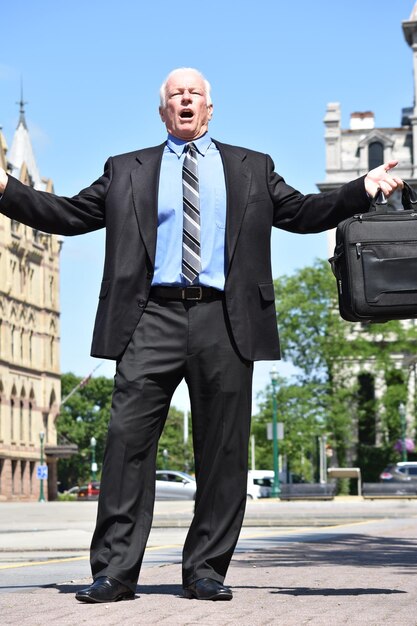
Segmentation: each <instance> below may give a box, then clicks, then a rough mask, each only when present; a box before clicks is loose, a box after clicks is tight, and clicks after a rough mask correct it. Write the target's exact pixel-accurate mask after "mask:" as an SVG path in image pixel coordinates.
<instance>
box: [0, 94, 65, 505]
mask: <svg viewBox="0 0 417 626" xmlns="http://www.w3.org/2000/svg"><path fill="white" fill-rule="evenodd" d="M0 165H1V166H2V167H3V168H4V169H5V170H6V171H7V172H8V173H9V174H11V175H13V176H14V177H16V178H18V179H19V180H20V181H22V182H23V183H24V184H26V185H31V186H32V187H34V188H35V189H38V190H41V191H46V192H52V191H53V184H52V181H51V180H49V179H45V178H42V177H41V176H40V174H39V171H38V167H37V164H36V161H35V157H34V153H33V150H32V145H31V140H30V136H29V132H28V128H27V124H26V120H25V113H24V103H23V100H22V101H21V102H20V117H19V122H18V125H17V128H16V131H15V133H14V136H13V139H12V143H11V147H10V149H8V146H7V143H6V140H5V138H4V135H3V133H2V131H1V129H0ZM60 249H61V243H60V241H59V240H58V238H57V237H56V236H54V235H48V234H45V233H42V232H40V231H37V230H34V229H33V228H29V227H28V226H25V225H24V224H20V223H19V222H16V221H13V220H9V219H8V218H7V217H5V216H3V215H0V501H1V500H37V499H39V496H40V492H42V495H44V496H45V498H49V499H54V498H55V497H56V491H57V471H56V470H57V458H58V456H61V453H60V452H61V451H60V446H57V433H56V428H55V420H56V417H57V415H58V412H59V406H60V395H61V385H60V366H59V362H60V349H59V346H60V334H59V258H60ZM41 456H42V457H43V459H45V461H46V462H47V466H48V474H49V475H48V479H47V480H46V479H44V481H45V487H46V485H47V488H45V491H44V481H42V482H41V480H40V479H39V478H38V477H37V468H38V466H39V463H40V460H41ZM41 486H42V488H41Z"/></svg>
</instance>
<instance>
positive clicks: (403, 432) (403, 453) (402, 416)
mask: <svg viewBox="0 0 417 626" xmlns="http://www.w3.org/2000/svg"><path fill="white" fill-rule="evenodd" d="M399 413H400V420H401V456H402V460H403V461H407V445H406V441H405V437H406V420H405V406H404V404H403V403H402V402H401V404H400V406H399Z"/></svg>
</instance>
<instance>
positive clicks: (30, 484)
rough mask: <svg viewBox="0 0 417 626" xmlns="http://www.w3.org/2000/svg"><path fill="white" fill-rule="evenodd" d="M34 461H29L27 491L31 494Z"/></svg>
mask: <svg viewBox="0 0 417 626" xmlns="http://www.w3.org/2000/svg"><path fill="white" fill-rule="evenodd" d="M35 465H36V463H35V461H30V463H29V493H30V494H31V495H32V494H33V478H34V476H35Z"/></svg>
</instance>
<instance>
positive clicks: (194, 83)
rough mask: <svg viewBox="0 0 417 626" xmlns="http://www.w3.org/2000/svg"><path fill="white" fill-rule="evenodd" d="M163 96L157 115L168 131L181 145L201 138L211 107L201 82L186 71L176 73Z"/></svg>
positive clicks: (210, 114)
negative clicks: (180, 140) (164, 100)
mask: <svg viewBox="0 0 417 626" xmlns="http://www.w3.org/2000/svg"><path fill="white" fill-rule="evenodd" d="M165 95H166V102H165V107H159V114H160V116H161V119H162V121H163V122H164V124H165V126H166V129H167V131H168V132H169V133H170V134H171V135H174V137H178V139H183V140H184V141H192V140H193V139H197V138H198V137H201V135H204V133H205V132H206V131H207V129H208V123H209V121H210V120H211V116H212V114H213V105H212V104H209V105H208V104H207V99H206V93H205V86H204V81H203V80H202V78H201V77H200V76H199V75H198V74H197V73H195V72H192V71H188V70H184V71H182V70H180V71H178V72H175V73H174V74H173V75H172V76H171V77H170V78H169V79H168V82H167V84H166V90H165Z"/></svg>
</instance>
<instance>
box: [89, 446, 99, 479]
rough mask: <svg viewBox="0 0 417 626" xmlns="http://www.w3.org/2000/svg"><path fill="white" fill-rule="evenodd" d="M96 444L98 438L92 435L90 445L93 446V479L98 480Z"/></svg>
mask: <svg viewBox="0 0 417 626" xmlns="http://www.w3.org/2000/svg"><path fill="white" fill-rule="evenodd" d="M96 444H97V440H96V438H95V437H91V439H90V446H91V480H94V481H95V480H97V463H96Z"/></svg>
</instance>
